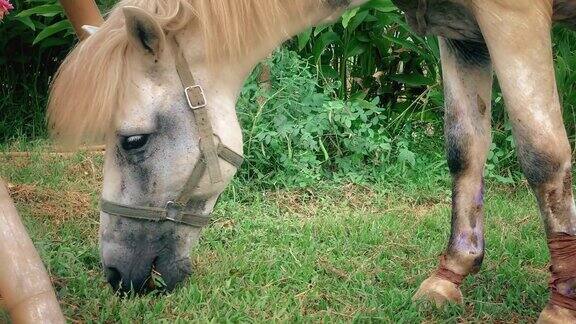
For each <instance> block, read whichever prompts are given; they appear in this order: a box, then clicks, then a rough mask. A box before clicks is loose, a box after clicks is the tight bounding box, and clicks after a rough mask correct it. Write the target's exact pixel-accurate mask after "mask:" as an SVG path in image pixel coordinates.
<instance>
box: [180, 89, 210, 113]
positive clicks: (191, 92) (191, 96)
mask: <svg viewBox="0 0 576 324" xmlns="http://www.w3.org/2000/svg"><path fill="white" fill-rule="evenodd" d="M184 93H185V94H186V100H187V101H188V106H189V107H190V109H192V110H196V109H200V108H204V107H206V96H205V95H204V89H203V88H202V86H200V85H193V86H189V87H186V89H184Z"/></svg>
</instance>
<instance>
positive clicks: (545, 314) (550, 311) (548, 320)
mask: <svg viewBox="0 0 576 324" xmlns="http://www.w3.org/2000/svg"><path fill="white" fill-rule="evenodd" d="M557 323H576V314H575V312H573V311H571V310H569V309H566V308H563V307H560V306H556V305H547V306H546V308H544V310H543V311H542V313H540V317H539V318H538V322H536V324H557Z"/></svg>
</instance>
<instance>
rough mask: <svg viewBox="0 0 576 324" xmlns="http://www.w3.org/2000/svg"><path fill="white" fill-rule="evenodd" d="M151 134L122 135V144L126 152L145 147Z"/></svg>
mask: <svg viewBox="0 0 576 324" xmlns="http://www.w3.org/2000/svg"><path fill="white" fill-rule="evenodd" d="M149 138H150V135H134V136H121V137H120V146H122V149H123V150H124V151H126V152H129V151H134V150H138V149H141V148H143V147H144V146H146V144H147V143H148V139H149Z"/></svg>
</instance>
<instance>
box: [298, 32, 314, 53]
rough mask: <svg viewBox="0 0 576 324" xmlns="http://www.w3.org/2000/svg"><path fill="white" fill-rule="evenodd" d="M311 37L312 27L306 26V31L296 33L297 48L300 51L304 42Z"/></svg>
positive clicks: (304, 44)
mask: <svg viewBox="0 0 576 324" xmlns="http://www.w3.org/2000/svg"><path fill="white" fill-rule="evenodd" d="M311 37H312V28H308V29H307V30H306V31H304V32H303V33H301V34H300V35H298V50H299V51H301V50H303V49H304V47H306V44H308V42H309V41H310V38H311Z"/></svg>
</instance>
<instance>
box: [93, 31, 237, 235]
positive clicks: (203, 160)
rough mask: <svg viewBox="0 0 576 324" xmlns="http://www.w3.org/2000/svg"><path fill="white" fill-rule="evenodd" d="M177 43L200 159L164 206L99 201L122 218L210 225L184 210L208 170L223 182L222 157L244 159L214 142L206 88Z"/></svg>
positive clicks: (234, 160) (178, 64)
mask: <svg viewBox="0 0 576 324" xmlns="http://www.w3.org/2000/svg"><path fill="white" fill-rule="evenodd" d="M174 44H175V49H176V53H177V54H176V70H177V71H178V75H179V77H180V81H181V82H182V86H183V87H184V95H185V96H186V101H187V103H188V107H189V108H190V110H191V111H192V113H193V115H194V120H195V121H196V126H197V129H198V135H199V137H200V142H199V147H200V158H199V160H198V162H196V165H195V166H194V169H192V173H191V174H190V176H189V177H188V180H187V181H186V184H185V185H184V189H183V190H182V192H181V193H180V195H179V196H178V198H177V199H176V200H175V201H169V202H168V203H167V204H166V207H165V208H159V207H142V206H129V205H123V204H119V203H115V202H110V201H108V200H105V199H103V198H102V199H101V200H100V210H101V211H103V212H105V213H107V214H110V215H115V216H120V217H126V218H132V219H139V220H147V221H153V222H161V221H172V222H176V223H180V224H186V225H190V226H193V227H197V228H201V227H204V226H206V225H208V224H209V222H210V217H208V216H202V215H197V214H194V213H191V212H187V211H184V208H185V207H186V205H187V204H188V202H189V201H190V199H191V197H192V195H193V193H194V191H196V190H197V189H198V184H199V183H200V180H202V176H203V175H204V173H206V171H208V175H209V177H210V182H211V183H212V184H216V183H220V182H222V181H223V178H222V171H221V169H220V160H221V159H222V160H224V161H226V162H228V163H229V164H231V165H232V166H234V167H236V168H237V169H238V168H240V166H241V165H242V162H243V160H244V158H243V157H242V155H240V154H238V153H236V152H234V150H232V149H231V148H229V147H227V146H225V145H223V144H222V143H216V142H215V140H214V137H215V136H214V130H213V129H212V123H211V122H210V116H209V115H208V109H207V104H206V96H205V95H204V90H203V89H202V87H201V86H200V85H198V84H197V83H196V81H195V80H194V76H193V75H192V72H191V71H190V68H189V66H188V62H187V61H186V58H185V57H184V53H183V51H182V50H180V47H179V46H178V43H177V42H176V41H174Z"/></svg>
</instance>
